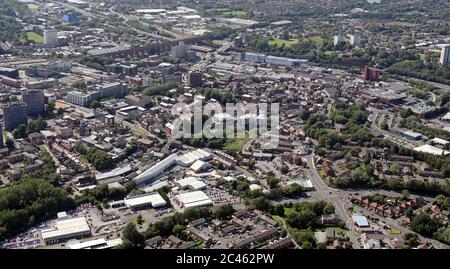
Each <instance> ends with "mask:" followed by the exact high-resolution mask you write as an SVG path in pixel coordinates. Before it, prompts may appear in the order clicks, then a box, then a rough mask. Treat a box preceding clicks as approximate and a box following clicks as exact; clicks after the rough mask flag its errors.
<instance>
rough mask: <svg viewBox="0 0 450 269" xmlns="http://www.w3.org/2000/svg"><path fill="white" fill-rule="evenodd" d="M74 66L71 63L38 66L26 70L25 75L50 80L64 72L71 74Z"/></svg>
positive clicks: (60, 62) (61, 62)
mask: <svg viewBox="0 0 450 269" xmlns="http://www.w3.org/2000/svg"><path fill="white" fill-rule="evenodd" d="M71 69H72V64H71V63H70V62H65V61H59V62H52V63H48V64H37V65H33V66H29V67H27V68H25V75H27V76H29V77H40V78H49V77H53V76H56V75H59V74H60V73H62V72H65V73H67V72H70V70H71Z"/></svg>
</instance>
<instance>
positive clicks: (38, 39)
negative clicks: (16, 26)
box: [27, 32, 44, 44]
mask: <svg viewBox="0 0 450 269" xmlns="http://www.w3.org/2000/svg"><path fill="white" fill-rule="evenodd" d="M27 38H28V40H30V41H34V42H35V43H38V44H42V43H44V38H43V37H42V36H40V35H38V34H36V33H34V32H28V33H27Z"/></svg>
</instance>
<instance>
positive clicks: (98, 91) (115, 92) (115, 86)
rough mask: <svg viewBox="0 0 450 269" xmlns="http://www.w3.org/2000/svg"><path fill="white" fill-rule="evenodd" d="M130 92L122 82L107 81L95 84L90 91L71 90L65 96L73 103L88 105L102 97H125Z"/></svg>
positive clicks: (67, 100) (66, 99)
mask: <svg viewBox="0 0 450 269" xmlns="http://www.w3.org/2000/svg"><path fill="white" fill-rule="evenodd" d="M127 93H128V87H127V85H125V84H123V83H122V82H114V83H105V84H101V85H98V86H95V87H93V88H91V89H90V91H89V92H87V93H83V92H80V91H71V92H68V93H67V96H66V97H65V98H64V99H65V101H66V102H69V103H71V104H75V105H79V106H84V107H87V106H89V105H90V104H91V102H92V101H94V100H100V99H102V98H109V97H116V98H123V97H124V96H125V95H126V94H127Z"/></svg>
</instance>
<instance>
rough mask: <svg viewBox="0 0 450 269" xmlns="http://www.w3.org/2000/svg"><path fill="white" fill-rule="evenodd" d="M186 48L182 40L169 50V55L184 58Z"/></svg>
mask: <svg viewBox="0 0 450 269" xmlns="http://www.w3.org/2000/svg"><path fill="white" fill-rule="evenodd" d="M187 50H188V49H187V46H186V44H184V42H180V43H179V44H178V46H175V47H173V48H172V49H171V50H170V56H172V57H173V58H176V59H181V58H184V57H186V52H187Z"/></svg>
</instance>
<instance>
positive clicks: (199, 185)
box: [175, 177, 206, 191]
mask: <svg viewBox="0 0 450 269" xmlns="http://www.w3.org/2000/svg"><path fill="white" fill-rule="evenodd" d="M175 184H177V186H178V187H179V188H180V189H186V188H189V189H190V190H193V191H197V190H201V189H204V188H206V184H205V183H204V182H203V181H200V180H198V179H197V178H196V177H187V178H183V179H180V180H178V181H176V182H175Z"/></svg>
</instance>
